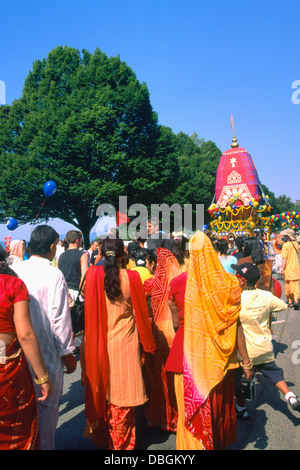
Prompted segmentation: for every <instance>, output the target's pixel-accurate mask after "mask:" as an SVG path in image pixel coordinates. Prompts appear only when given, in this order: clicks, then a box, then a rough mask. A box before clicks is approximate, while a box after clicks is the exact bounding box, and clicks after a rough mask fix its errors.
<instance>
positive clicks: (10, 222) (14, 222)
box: [6, 219, 19, 230]
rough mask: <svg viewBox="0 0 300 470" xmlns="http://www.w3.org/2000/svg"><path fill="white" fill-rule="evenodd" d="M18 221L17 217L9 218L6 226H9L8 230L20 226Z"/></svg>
mask: <svg viewBox="0 0 300 470" xmlns="http://www.w3.org/2000/svg"><path fill="white" fill-rule="evenodd" d="M18 225H19V224H18V221H17V220H16V219H9V220H8V221H7V222H6V226H7V228H8V230H16V228H17V227H18Z"/></svg>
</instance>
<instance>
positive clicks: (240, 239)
mask: <svg viewBox="0 0 300 470" xmlns="http://www.w3.org/2000/svg"><path fill="white" fill-rule="evenodd" d="M235 244H236V247H237V249H238V251H242V249H243V246H244V237H237V238H236V239H235Z"/></svg>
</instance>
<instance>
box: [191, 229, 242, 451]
mask: <svg viewBox="0 0 300 470" xmlns="http://www.w3.org/2000/svg"><path fill="white" fill-rule="evenodd" d="M240 300H241V289H240V287H239V284H238V280H237V279H236V277H235V276H234V275H232V274H230V273H226V271H225V270H224V268H223V266H222V265H221V263H220V261H219V259H218V256H217V254H216V252H215V250H214V248H213V246H212V244H211V242H210V240H209V238H208V237H207V236H206V235H204V234H203V233H202V232H200V231H199V232H196V234H195V235H194V236H193V237H192V238H191V240H190V264H189V273H188V278H187V285H186V296H185V307H184V308H185V321H184V360H183V368H184V401H185V416H186V426H187V428H188V429H189V430H190V432H192V433H193V434H195V435H197V436H198V438H199V439H201V441H202V442H203V445H204V448H206V449H211V448H213V435H212V426H211V412H210V409H211V406H210V403H209V401H210V397H209V394H210V392H211V391H212V390H213V389H214V387H216V386H217V385H218V384H220V382H221V381H222V380H223V379H224V377H225V375H226V373H227V368H228V365H229V364H228V363H229V359H230V356H231V355H232V354H233V353H234V351H235V347H236V331H237V320H238V317H239V313H240V308H241V306H240Z"/></svg>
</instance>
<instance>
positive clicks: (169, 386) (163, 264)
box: [144, 248, 182, 431]
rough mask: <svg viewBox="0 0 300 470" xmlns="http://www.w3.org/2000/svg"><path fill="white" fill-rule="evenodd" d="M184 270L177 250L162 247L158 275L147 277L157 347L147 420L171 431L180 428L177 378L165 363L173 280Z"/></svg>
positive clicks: (170, 340)
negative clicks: (171, 373)
mask: <svg viewBox="0 0 300 470" xmlns="http://www.w3.org/2000/svg"><path fill="white" fill-rule="evenodd" d="M181 273H182V269H181V268H180V266H179V263H178V261H177V259H176V258H175V256H174V255H173V253H171V252H170V251H169V250H167V249H166V248H158V249H157V266H156V270H155V274H154V277H153V278H152V279H151V283H150V282H149V283H148V281H146V283H148V284H147V285H146V295H148V296H151V302H150V310H151V315H152V320H153V323H152V328H153V336H154V340H155V344H156V347H157V350H156V352H155V355H154V366H153V368H152V370H151V371H150V370H149V369H148V370H146V387H147V389H148V395H149V402H148V403H147V424H148V426H150V427H160V428H161V429H163V430H171V431H176V428H177V406H176V397H175V388H174V381H173V378H172V376H170V374H167V373H166V370H165V367H164V366H165V364H166V361H167V359H168V356H169V353H170V349H171V346H172V343H173V339H174V337H175V331H174V327H173V321H172V314H171V311H170V307H169V303H168V296H169V287H170V282H171V280H172V279H174V278H175V277H177V276H178V275H179V274H181ZM146 283H145V284H146ZM145 284H144V285H145Z"/></svg>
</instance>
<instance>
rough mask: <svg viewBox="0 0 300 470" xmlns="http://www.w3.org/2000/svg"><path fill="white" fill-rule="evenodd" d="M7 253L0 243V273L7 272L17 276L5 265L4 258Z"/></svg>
mask: <svg viewBox="0 0 300 470" xmlns="http://www.w3.org/2000/svg"><path fill="white" fill-rule="evenodd" d="M7 256H8V253H6V251H5V250H4V248H3V247H2V246H1V245H0V274H7V275H9V276H15V277H18V276H17V274H16V273H15V272H14V271H13V270H12V269H11V268H10V267H9V266H8V265H7V263H6V258H7Z"/></svg>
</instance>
